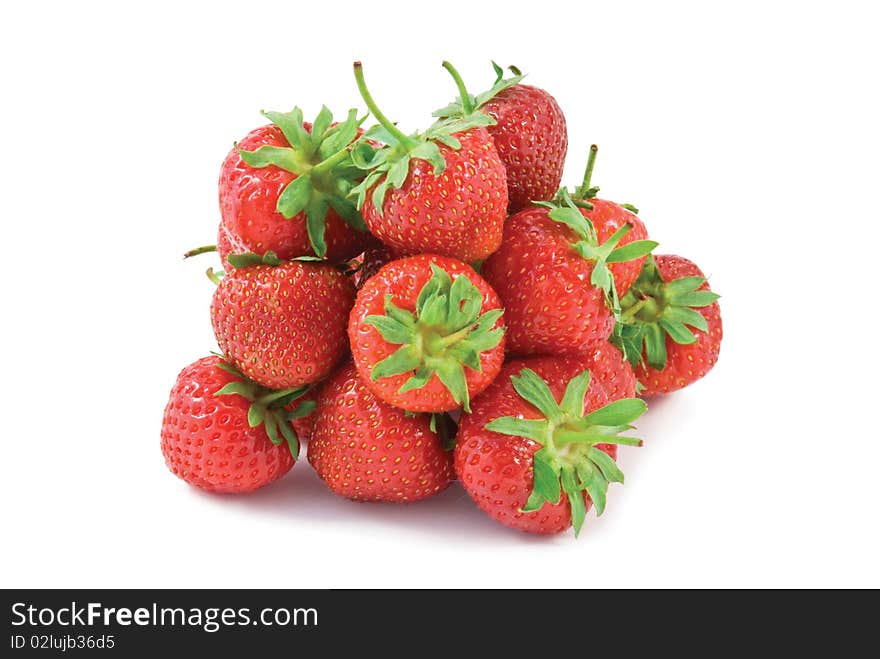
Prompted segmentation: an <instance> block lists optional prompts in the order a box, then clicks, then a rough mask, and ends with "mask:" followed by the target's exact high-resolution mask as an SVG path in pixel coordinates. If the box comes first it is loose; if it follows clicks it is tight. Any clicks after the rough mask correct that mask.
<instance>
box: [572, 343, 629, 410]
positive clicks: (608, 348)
mask: <svg viewBox="0 0 880 659" xmlns="http://www.w3.org/2000/svg"><path fill="white" fill-rule="evenodd" d="M577 362H578V365H579V366H580V368H587V369H589V370H590V373H591V374H592V376H593V379H594V380H596V382H598V383H599V384H601V385H602V388H603V389H605V393H607V394H608V400H610V401H615V400H620V399H621V398H633V397H635V395H636V389H637V388H638V381H637V380H636V374H635V373H634V372H633V368H632V366H631V365H630V364H629V362H628V361H627V360H626V358H625V357H624V355H623V353H622V352H621V351H620V349H618V348H617V347H616V346H615V345H614V344H612V343H611V342H610V341H600V342H599V343H596V344H595V345H594V346H592V347H591V348H590V349H589V350H588V351H587V352H585V353H583V354H581V355H579V356H578V357H577Z"/></svg>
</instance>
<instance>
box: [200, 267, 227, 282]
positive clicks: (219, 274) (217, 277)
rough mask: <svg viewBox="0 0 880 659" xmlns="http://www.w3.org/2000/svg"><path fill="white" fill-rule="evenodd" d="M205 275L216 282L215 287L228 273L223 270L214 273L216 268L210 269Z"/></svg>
mask: <svg viewBox="0 0 880 659" xmlns="http://www.w3.org/2000/svg"><path fill="white" fill-rule="evenodd" d="M205 274H206V275H207V276H208V279H210V280H211V281H212V282H214V285H215V286H217V285H218V284H219V283H220V280H221V279H222V278H223V276H224V275H225V274H226V273H225V272H223V271H222V270H218V271H217V272H214V268H208V269H207V270H205Z"/></svg>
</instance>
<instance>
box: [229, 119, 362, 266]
mask: <svg viewBox="0 0 880 659" xmlns="http://www.w3.org/2000/svg"><path fill="white" fill-rule="evenodd" d="M263 115H264V116H265V117H266V118H268V119H269V120H270V121H272V125H268V126H262V127H260V128H257V129H256V130H253V131H251V132H250V133H249V134H248V135H247V137H245V138H244V139H243V140H242V141H241V142H239V143H238V144H237V145H236V146H235V148H233V149H232V150H231V151H230V152H229V155H228V156H226V159H225V160H224V161H223V166H222V167H221V169H220V186H219V187H220V214H221V217H222V220H221V224H220V230H219V236H218V239H217V245H218V248H219V250H220V256H221V258H222V259H223V261H224V264H225V263H226V257H227V256H228V255H229V254H230V253H233V254H240V253H248V252H254V253H257V254H261V255H262V254H265V253H266V252H267V251H272V252H275V254H276V255H278V257H279V258H282V259H291V258H294V257H298V256H308V255H317V256H319V257H322V258H323V257H326V258H328V259H330V260H331V261H344V260H346V259H348V258H351V257H352V256H354V255H355V254H358V253H359V252H361V251H363V249H364V247H365V246H366V245H367V244H369V242H370V240H371V239H370V236H369V234H368V233H367V232H366V226H365V225H364V222H363V219H362V218H361V216H360V214H359V213H358V211H357V209H356V208H354V206H353V205H352V204H351V202H349V201H348V200H347V199H346V196H347V195H348V193H349V192H350V190H351V187H352V185H353V183H354V181H355V179H356V178H358V177H359V174H358V171H357V170H356V169H355V168H353V167H352V166H351V161H350V157H349V153H348V146H349V144H351V142H352V141H353V140H354V139H356V138H357V137H358V136H359V135H360V130H359V128H358V124H359V121H358V119H357V116H356V111H355V110H351V111H350V112H349V115H348V119H347V120H346V121H345V122H343V123H341V124H333V123H332V122H333V116H332V115H331V114H330V111H329V110H328V109H327V108H322V110H321V112H320V114H319V115H318V117H317V118H316V119H315V123H314V124H309V123H305V122H303V118H302V111H301V110H300V109H299V108H294V109H293V111H292V112H289V113H279V112H264V113H263Z"/></svg>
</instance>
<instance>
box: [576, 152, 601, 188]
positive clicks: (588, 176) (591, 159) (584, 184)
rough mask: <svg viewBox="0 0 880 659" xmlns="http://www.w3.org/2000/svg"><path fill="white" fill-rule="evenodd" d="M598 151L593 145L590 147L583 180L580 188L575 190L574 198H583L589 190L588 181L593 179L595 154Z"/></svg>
mask: <svg viewBox="0 0 880 659" xmlns="http://www.w3.org/2000/svg"><path fill="white" fill-rule="evenodd" d="M598 151H599V147H598V146H596V145H595V144H591V145H590V155H589V156H587V169H586V171H585V172H584V180H583V182H582V183H581V187H579V188H578V189H577V194H576V195H575V196H576V197H583V196H584V195H586V194H587V190H589V189H590V180H591V179H592V178H593V165H595V164H596V153H597V152H598Z"/></svg>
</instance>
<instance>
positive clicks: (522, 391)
mask: <svg viewBox="0 0 880 659" xmlns="http://www.w3.org/2000/svg"><path fill="white" fill-rule="evenodd" d="M607 401H608V398H607V395H606V394H605V390H604V389H603V388H602V386H601V385H600V384H599V383H598V382H596V381H595V380H594V379H592V378H591V377H590V371H589V370H581V368H580V366H579V365H578V364H577V363H576V362H574V361H572V360H568V359H564V358H558V357H533V358H531V359H519V360H513V361H511V362H508V363H507V364H505V365H504V368H503V369H501V373H500V374H499V375H498V378H497V379H496V380H495V382H494V383H492V386H491V387H489V389H488V390H487V391H486V392H485V393H484V394H483V395H482V396H480V398H478V399H477V400H476V401H474V409H473V412H472V413H471V414H469V415H466V416H464V417H462V420H461V425H460V426H459V429H458V435H457V437H456V442H457V443H456V448H455V471H456V474H457V475H458V479H459V480H460V481H461V484H462V485H463V486H464V489H465V490H466V491H467V493H468V494H469V495H470V496H471V497H472V498H473V499H474V501H476V503H477V505H478V506H479V507H480V508H482V509H483V510H484V511H485V512H487V513H488V514H489V515H490V516H491V517H493V518H495V519H496V520H498V521H499V522H501V523H502V524H506V525H508V526H512V527H514V528H518V529H522V530H523V531H529V532H531V533H559V532H561V531H564V530H565V529H567V528H569V527H570V526H573V527H574V530H575V534H578V533H579V532H580V529H581V526H582V524H583V522H584V519H585V517H586V513H587V511H588V510H589V508H590V507H591V506H592V505H593V504H595V506H596V514H597V515H601V514H602V512H603V511H604V510H605V499H606V491H607V489H608V484H609V483H615V482H616V483H622V482H623V474H622V473H621V471H620V469H618V467H617V465H616V464H615V462H614V460H615V458H616V455H617V454H616V448H617V447H616V445H618V444H624V445H628V446H639V445H641V441H640V440H637V439H634V438H632V437H623V436H620V433H621V432H623V431H625V430H629V429H631V428H632V426H630V425H629V424H630V423H631V422H632V421H634V420H635V419H637V418H638V417H639V416H641V415H642V414H643V413H644V411H645V409H646V406H645V403H644V402H643V401H641V400H639V399H637V398H624V399H621V400H617V401H614V402H612V403H608V402H607ZM563 493H564V495H565V496H563Z"/></svg>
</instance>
